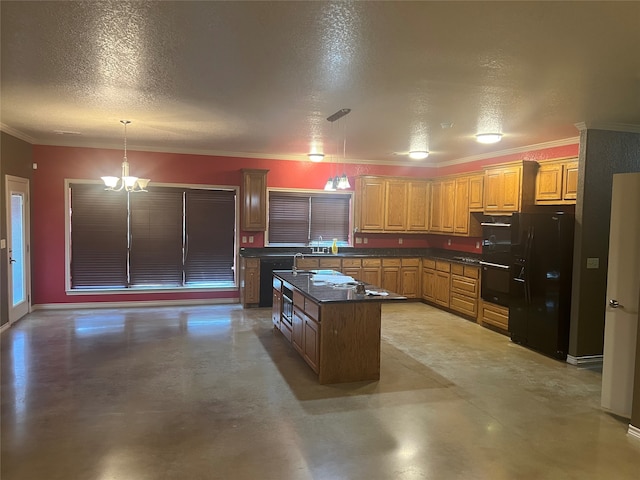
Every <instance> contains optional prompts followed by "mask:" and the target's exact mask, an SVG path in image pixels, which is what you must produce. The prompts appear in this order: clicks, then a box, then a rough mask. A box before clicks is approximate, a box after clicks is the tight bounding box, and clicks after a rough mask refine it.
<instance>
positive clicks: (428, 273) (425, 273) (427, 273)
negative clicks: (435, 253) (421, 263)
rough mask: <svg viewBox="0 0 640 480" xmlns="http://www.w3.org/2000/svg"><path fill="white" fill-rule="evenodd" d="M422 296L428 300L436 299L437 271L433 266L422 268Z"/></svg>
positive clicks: (433, 300)
mask: <svg viewBox="0 0 640 480" xmlns="http://www.w3.org/2000/svg"><path fill="white" fill-rule="evenodd" d="M422 298H423V299H424V300H427V301H428V302H435V301H436V271H435V270H434V269H433V268H423V269H422Z"/></svg>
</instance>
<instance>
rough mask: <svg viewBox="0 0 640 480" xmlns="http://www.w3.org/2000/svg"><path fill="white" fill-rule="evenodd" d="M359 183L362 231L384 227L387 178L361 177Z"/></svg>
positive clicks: (378, 229)
mask: <svg viewBox="0 0 640 480" xmlns="http://www.w3.org/2000/svg"><path fill="white" fill-rule="evenodd" d="M358 185H359V186H360V192H359V194H358V198H359V199H360V206H359V209H360V219H359V220H360V222H359V223H360V225H358V227H359V228H360V230H361V231H365V232H366V231H378V232H381V231H382V230H383V228H384V208H385V191H384V189H385V180H384V178H379V177H361V178H360V179H359V182H358Z"/></svg>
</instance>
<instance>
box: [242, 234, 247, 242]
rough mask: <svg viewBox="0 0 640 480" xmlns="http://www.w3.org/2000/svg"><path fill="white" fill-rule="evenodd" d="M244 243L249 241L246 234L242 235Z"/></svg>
mask: <svg viewBox="0 0 640 480" xmlns="http://www.w3.org/2000/svg"><path fill="white" fill-rule="evenodd" d="M242 243H247V237H246V236H245V235H243V236H242Z"/></svg>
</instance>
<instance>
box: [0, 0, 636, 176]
mask: <svg viewBox="0 0 640 480" xmlns="http://www.w3.org/2000/svg"><path fill="white" fill-rule="evenodd" d="M0 8H1V12H0V13H1V21H2V25H1V26H2V31H1V35H2V38H1V40H2V52H1V53H2V57H1V62H2V64H1V68H2V70H1V98H0V100H1V102H2V103H1V111H0V113H1V123H2V127H3V129H4V130H6V131H8V132H10V133H14V134H18V135H19V136H21V137H22V138H26V139H30V140H31V141H32V142H34V143H37V144H51V145H74V146H76V145H77V146H100V147H103V146H108V147H115V148H118V147H121V146H122V133H123V132H122V125H121V124H120V123H119V120H120V119H130V120H131V121H132V124H131V125H130V126H129V129H128V143H129V147H130V148H131V149H149V150H157V151H172V152H194V153H207V154H231V155H243V154H245V155H249V156H265V157H270V158H273V157H280V158H300V159H302V158H306V157H305V155H306V154H307V153H308V152H310V151H312V150H314V149H315V150H318V151H324V153H325V154H326V155H327V159H331V158H336V157H339V158H340V159H342V155H343V154H346V157H347V158H348V159H349V160H353V161H365V162H366V161H372V162H383V163H392V164H393V163H406V162H407V161H408V160H407V158H406V156H400V155H397V153H398V152H405V153H406V152H407V151H408V150H411V149H428V150H430V152H431V155H430V157H429V158H428V159H427V160H422V161H419V162H416V164H424V165H432V164H434V163H441V162H451V161H457V160H460V159H469V158H476V156H479V155H480V156H482V155H483V154H486V153H488V152H491V151H498V150H508V149H513V148H520V147H524V146H529V145H535V144H540V143H544V142H559V141H561V140H563V139H567V138H573V137H576V136H577V135H578V130H577V129H576V127H575V124H576V123H582V122H584V123H587V124H592V125H604V124H623V125H636V126H638V125H640V2H540V1H539V2H482V1H475V2H356V3H351V2H338V3H330V2H189V1H184V2H167V1H165V2H125V1H106V2H98V1H92V2H22V1H19V2H12V1H5V0H3V1H2V2H1V3H0ZM341 108H351V109H352V111H351V113H350V114H348V115H347V116H346V117H344V118H343V119H342V120H339V121H336V122H333V123H331V122H328V121H327V120H326V118H327V117H328V116H329V115H331V114H332V113H334V112H336V111H337V110H339V109H341ZM442 123H452V124H453V126H452V127H451V128H442V126H441V124H442ZM345 129H346V134H345ZM483 131H500V132H503V133H504V138H503V140H502V142H501V143H499V144H497V145H490V146H487V145H480V144H478V143H477V142H475V140H474V137H473V136H474V135H475V134H476V133H478V132H483ZM345 139H346V147H345V145H344V140H345ZM560 143H561V142H560Z"/></svg>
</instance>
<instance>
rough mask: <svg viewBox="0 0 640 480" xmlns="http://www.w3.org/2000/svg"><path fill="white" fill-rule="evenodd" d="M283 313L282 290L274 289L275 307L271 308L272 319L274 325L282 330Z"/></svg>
mask: <svg viewBox="0 0 640 480" xmlns="http://www.w3.org/2000/svg"><path fill="white" fill-rule="evenodd" d="M281 315H282V293H281V292H280V290H278V289H276V288H274V289H273V307H272V309H271V321H272V322H273V326H274V327H275V328H277V329H278V330H280V316H281Z"/></svg>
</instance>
